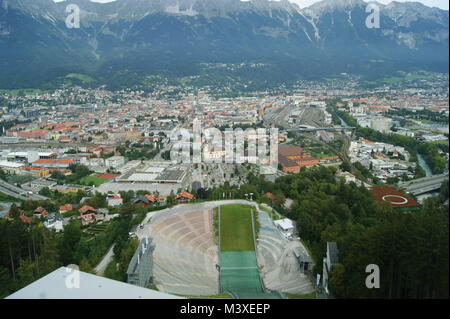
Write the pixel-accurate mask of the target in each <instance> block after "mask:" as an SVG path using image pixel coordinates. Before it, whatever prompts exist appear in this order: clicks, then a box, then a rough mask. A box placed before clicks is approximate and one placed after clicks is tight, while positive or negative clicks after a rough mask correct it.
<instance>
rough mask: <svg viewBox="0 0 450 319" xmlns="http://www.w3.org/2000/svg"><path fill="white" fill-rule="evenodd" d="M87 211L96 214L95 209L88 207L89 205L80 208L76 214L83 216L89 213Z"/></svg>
mask: <svg viewBox="0 0 450 319" xmlns="http://www.w3.org/2000/svg"><path fill="white" fill-rule="evenodd" d="M89 211H92V212H96V211H97V210H96V209H95V208H93V207H91V206H89V205H84V206H83V207H81V208H80V209H79V210H78V212H79V213H80V214H82V215H83V214H85V213H87V212H89Z"/></svg>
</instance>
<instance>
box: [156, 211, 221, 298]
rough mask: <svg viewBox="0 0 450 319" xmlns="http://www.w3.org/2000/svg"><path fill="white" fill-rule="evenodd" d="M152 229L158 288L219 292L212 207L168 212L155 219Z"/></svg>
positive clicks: (208, 292) (193, 293)
mask: <svg viewBox="0 0 450 319" xmlns="http://www.w3.org/2000/svg"><path fill="white" fill-rule="evenodd" d="M151 229H152V231H151V237H152V239H153V242H154V244H155V251H154V253H153V263H154V265H153V276H154V281H155V284H156V286H157V287H158V289H160V290H161V291H165V292H169V293H175V294H184V295H198V296H202V295H215V294H217V293H218V292H219V282H218V281H219V279H218V271H217V270H216V264H217V263H218V254H217V251H218V247H217V245H216V244H215V243H214V228H213V215H212V211H211V210H194V211H188V210H186V211H183V210H175V211H173V212H167V213H164V215H162V214H161V215H159V216H155V218H154V219H152V223H151Z"/></svg>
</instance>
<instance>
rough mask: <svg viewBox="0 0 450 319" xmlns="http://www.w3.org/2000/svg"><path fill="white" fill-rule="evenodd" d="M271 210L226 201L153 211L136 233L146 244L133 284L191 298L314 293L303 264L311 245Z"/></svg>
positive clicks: (131, 270) (132, 270) (139, 252)
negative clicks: (287, 231)
mask: <svg viewBox="0 0 450 319" xmlns="http://www.w3.org/2000/svg"><path fill="white" fill-rule="evenodd" d="M268 209H269V208H268V207H266V209H264V210H263V209H261V208H260V207H259V206H258V205H257V204H256V203H254V202H249V201H245V200H228V201H226V200H225V201H214V202H205V203H200V204H181V205H177V206H175V207H173V208H169V209H164V210H161V211H156V212H151V213H149V214H148V215H147V216H146V218H145V219H144V221H143V223H142V227H140V228H139V229H138V230H137V233H136V234H137V236H138V238H139V239H140V241H141V244H140V246H139V248H138V250H137V251H136V254H135V256H134V257H133V259H132V262H131V263H130V267H129V271H128V278H129V283H133V284H137V285H140V286H143V287H150V288H153V289H157V290H159V291H160V292H164V293H169V294H173V295H181V296H188V297H190V296H192V297H194V298H195V297H200V298H201V297H205V298H214V296H218V295H223V294H227V295H228V296H231V297H232V298H236V299H237V298H240V299H266V298H269V299H278V298H286V296H285V295H284V294H283V293H291V294H299V295H303V294H310V293H312V292H314V287H313V284H312V279H311V276H310V274H308V271H304V269H305V267H304V263H302V262H301V260H305V258H306V260H309V262H311V259H310V257H309V254H308V252H307V250H306V248H305V247H304V246H303V245H302V243H301V242H300V241H299V240H297V239H288V238H286V237H285V236H284V235H283V234H282V232H281V231H280V230H279V229H278V228H277V227H276V226H275V225H274V222H273V220H272V218H271V216H270V215H269V213H268V212H267V210H268ZM140 264H142V266H140ZM149 264H151V266H149ZM307 268H308V269H309V270H310V269H312V264H309V267H307ZM130 278H133V279H132V280H131V279H130Z"/></svg>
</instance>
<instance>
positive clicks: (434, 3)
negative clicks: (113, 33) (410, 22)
mask: <svg viewBox="0 0 450 319" xmlns="http://www.w3.org/2000/svg"><path fill="white" fill-rule="evenodd" d="M53 1H55V2H59V1H65V0H53ZM91 1H93V2H111V1H115V0H91ZM289 1H291V2H295V3H297V4H298V5H299V6H300V8H303V7H307V6H309V5H311V4H313V3H314V2H318V1H319V0H289ZM365 1H366V2H368V1H367V0H365ZM396 1H398V2H407V1H405V0H396ZM378 2H381V3H384V4H387V3H390V2H391V0H378ZM416 2H422V3H423V4H425V5H427V6H430V7H439V8H441V9H445V10H448V4H449V1H448V0H417V1H416Z"/></svg>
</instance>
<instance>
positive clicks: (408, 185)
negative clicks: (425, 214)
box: [398, 174, 448, 196]
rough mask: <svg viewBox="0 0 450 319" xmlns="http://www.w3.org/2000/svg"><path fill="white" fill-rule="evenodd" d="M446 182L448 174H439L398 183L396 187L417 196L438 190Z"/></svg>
mask: <svg viewBox="0 0 450 319" xmlns="http://www.w3.org/2000/svg"><path fill="white" fill-rule="evenodd" d="M446 180H448V174H440V175H434V176H430V177H423V178H418V179H415V180H411V181H408V182H403V183H399V184H398V186H399V187H400V188H402V189H404V190H405V191H407V192H408V193H411V194H413V195H415V196H417V195H421V194H425V193H428V192H431V191H435V190H438V189H440V188H441V185H442V183H443V182H445V181H446Z"/></svg>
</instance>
